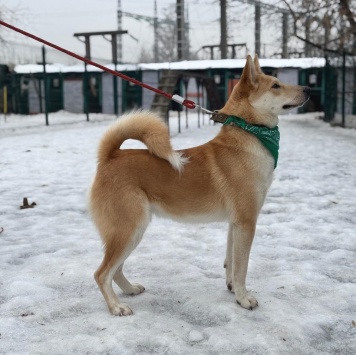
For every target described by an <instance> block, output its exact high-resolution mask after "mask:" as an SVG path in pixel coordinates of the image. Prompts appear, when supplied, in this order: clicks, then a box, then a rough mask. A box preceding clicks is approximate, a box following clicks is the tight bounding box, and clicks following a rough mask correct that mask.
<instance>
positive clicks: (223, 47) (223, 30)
mask: <svg viewBox="0 0 356 355" xmlns="http://www.w3.org/2000/svg"><path fill="white" fill-rule="evenodd" d="M220 41H221V42H220V52H221V59H227V21H226V0H220Z"/></svg>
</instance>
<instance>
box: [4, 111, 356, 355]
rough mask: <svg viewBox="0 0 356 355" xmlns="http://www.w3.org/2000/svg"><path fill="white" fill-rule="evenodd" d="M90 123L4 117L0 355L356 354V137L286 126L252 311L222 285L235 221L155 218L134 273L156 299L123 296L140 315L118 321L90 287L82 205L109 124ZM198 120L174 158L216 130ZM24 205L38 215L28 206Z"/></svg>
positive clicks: (261, 234) (260, 244)
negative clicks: (256, 304) (198, 222)
mask: <svg viewBox="0 0 356 355" xmlns="http://www.w3.org/2000/svg"><path fill="white" fill-rule="evenodd" d="M91 117H92V118H93V117H94V116H93V115H91ZM183 117H184V116H183ZM94 118H95V121H94V122H90V123H87V122H85V117H84V116H83V115H72V114H68V113H63V112H61V113H58V114H53V115H50V122H51V124H52V125H51V126H50V127H45V126H44V124H43V122H44V118H43V116H37V117H22V118H21V117H14V116H12V117H8V119H7V122H6V123H5V122H4V119H3V117H0V152H1V153H0V196H1V199H0V227H3V228H4V231H3V232H2V233H0V354H6V355H10V354H49V353H51V354H130V355H131V354H132V355H135V354H169V355H174V354H184V355H185V354H216V355H220V354H234V355H235V354H261V355H262V354H263V355H266V354H271V355H275V354H303V355H304V354H342V355H345V354H350V355H351V354H355V353H356V324H355V322H356V131H355V130H344V129H341V128H331V127H329V126H328V125H326V124H324V123H322V122H320V121H318V120H316V119H314V118H313V116H312V115H303V116H286V117H283V118H282V119H281V123H280V130H281V151H280V160H279V164H278V168H277V170H276V172H275V178H274V182H273V184H272V187H271V189H270V191H269V194H268V198H267V200H266V203H265V206H264V207H263V210H262V213H261V215H260V218H259V222H258V228H257V232H256V238H255V242H254V245H253V248H252V252H251V259H250V266H249V273H248V280H247V284H248V288H249V289H250V290H251V292H252V294H253V295H254V296H256V297H257V299H258V300H259V305H260V306H259V307H258V308H257V309H256V310H255V311H253V312H251V311H247V310H245V309H242V308H241V307H239V306H238V305H237V304H236V302H235V300H234V296H233V294H232V293H230V292H229V291H228V290H227V289H226V286H225V279H224V274H225V273H224V269H223V261H224V254H225V243H226V233H227V226H226V225H225V224H221V223H214V224H210V225H184V224H178V223H174V222H171V221H166V220H161V219H154V220H153V222H152V224H151V225H150V227H149V228H148V230H147V232H146V235H145V237H144V239H143V241H142V243H141V244H140V245H139V247H138V248H137V249H136V251H135V252H134V253H133V254H132V256H131V257H130V258H129V259H128V261H127V263H126V264H125V271H126V274H127V276H128V278H129V279H130V280H131V281H132V282H139V283H142V284H143V285H144V286H145V287H146V291H145V292H144V293H143V294H141V295H138V296H135V297H130V296H124V295H122V294H121V291H120V290H118V289H117V292H118V294H119V297H121V299H122V300H123V301H124V302H127V303H129V304H130V306H131V307H132V308H133V310H134V315H133V316H130V317H114V316H111V315H110V314H109V312H108V311H107V308H106V304H105V302H104V299H103V297H102V295H101V293H100V292H99V290H98V288H97V286H96V284H95V281H94V279H93V272H94V271H95V270H96V268H97V267H98V265H99V263H100V262H101V258H102V247H101V242H100V239H99V236H98V234H97V232H96V230H95V228H94V226H93V224H92V223H91V221H90V218H89V216H88V213H87V210H86V198H85V195H86V192H87V190H88V186H89V184H90V181H91V178H92V176H93V174H94V171H95V160H96V146H97V143H98V140H99V138H100V137H101V135H102V133H103V132H104V130H105V129H106V127H107V126H108V124H109V123H110V121H112V120H113V118H112V117H108V116H101V115H97V116H95V117H94ZM205 120H206V121H207V116H206V118H205ZM189 121H190V127H189V129H188V130H186V129H185V128H184V129H183V133H182V134H180V135H178V134H177V133H176V128H175V127H173V126H172V127H173V128H172V131H171V132H172V137H173V144H174V146H175V147H176V148H183V147H189V146H194V145H197V144H200V143H203V142H205V141H207V140H209V139H210V138H211V137H213V136H214V135H215V134H216V132H217V130H218V129H219V126H212V125H207V124H205V126H202V128H200V129H198V128H197V124H196V122H197V118H196V115H195V114H191V115H190V119H189ZM126 146H127V147H128V146H132V147H136V146H138V144H137V143H131V142H130V143H128V144H126ZM23 197H28V199H29V203H32V202H33V201H35V202H36V203H37V205H36V206H35V208H33V209H24V210H21V209H20V208H19V206H20V205H21V204H22V199H23Z"/></svg>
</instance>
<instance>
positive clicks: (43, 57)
mask: <svg viewBox="0 0 356 355" xmlns="http://www.w3.org/2000/svg"><path fill="white" fill-rule="evenodd" d="M42 64H43V86H44V98H45V116H46V126H48V125H49V123H48V85H47V72H46V48H45V46H42Z"/></svg>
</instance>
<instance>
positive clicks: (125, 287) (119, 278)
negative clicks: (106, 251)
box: [114, 264, 145, 296]
mask: <svg viewBox="0 0 356 355" xmlns="http://www.w3.org/2000/svg"><path fill="white" fill-rule="evenodd" d="M123 266H124V264H122V265H120V266H119V268H118V269H117V271H116V272H115V275H114V281H115V283H116V284H117V285H118V286H119V287H120V288H121V290H122V292H123V293H124V294H125V295H132V296H133V295H138V294H140V293H142V292H143V291H144V290H145V288H144V287H143V286H142V285H140V284H136V283H135V284H131V283H130V281H129V280H128V279H127V278H126V277H125V275H124V274H123V272H122V269H123Z"/></svg>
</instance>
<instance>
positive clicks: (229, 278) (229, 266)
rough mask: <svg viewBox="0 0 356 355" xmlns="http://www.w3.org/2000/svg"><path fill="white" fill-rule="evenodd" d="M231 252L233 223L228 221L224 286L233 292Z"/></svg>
mask: <svg viewBox="0 0 356 355" xmlns="http://www.w3.org/2000/svg"><path fill="white" fill-rule="evenodd" d="M232 252H233V225H232V224H231V223H230V225H229V231H228V234H227V246H226V258H225V262H224V268H225V271H226V286H227V288H228V289H229V290H230V291H232V292H234V290H233V287H232Z"/></svg>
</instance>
